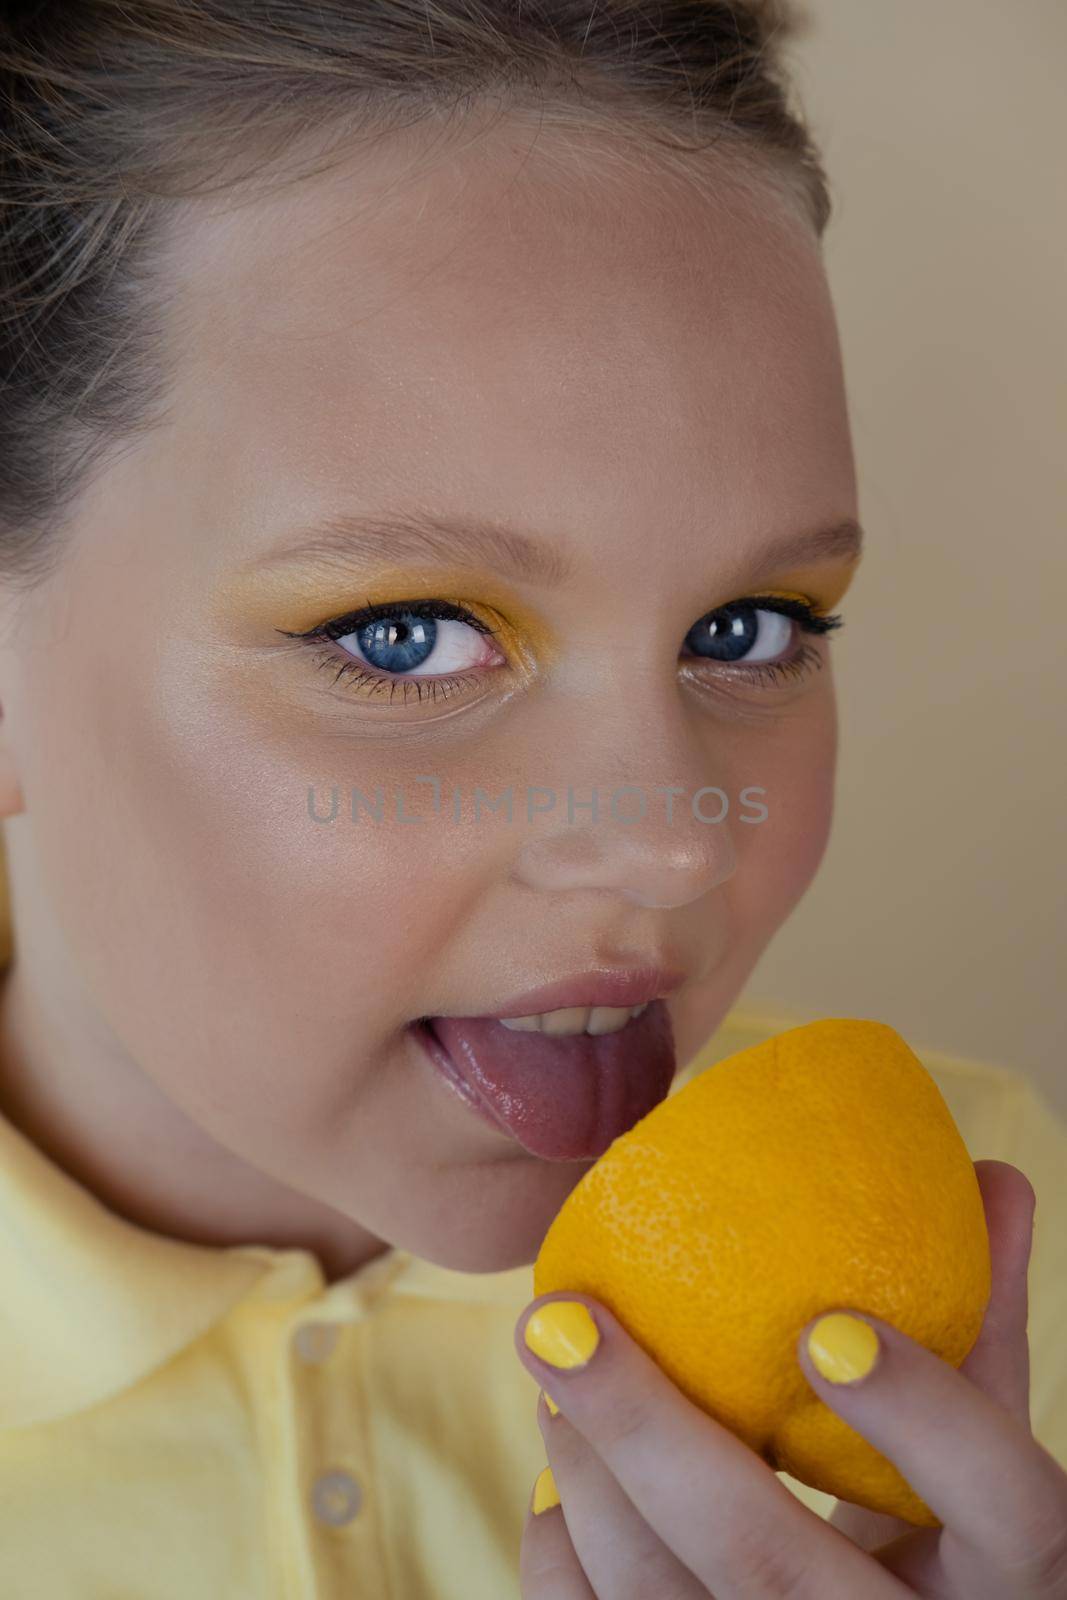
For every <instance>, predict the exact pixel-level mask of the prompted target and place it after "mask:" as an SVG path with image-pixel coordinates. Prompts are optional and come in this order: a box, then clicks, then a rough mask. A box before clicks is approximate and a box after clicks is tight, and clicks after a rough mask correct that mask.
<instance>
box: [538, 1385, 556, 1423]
mask: <svg viewBox="0 0 1067 1600" xmlns="http://www.w3.org/2000/svg"><path fill="white" fill-rule="evenodd" d="M541 1393H542V1395H543V1396H544V1401H545V1405H546V1406H547V1407H548V1409H549V1411H550V1412H551V1413H552V1415H553V1416H554V1417H558V1416H559V1406H558V1405H557V1404H556V1402H555V1401H554V1400H553V1398H552V1396H551V1395H550V1394H545V1391H544V1389H542V1390H541Z"/></svg>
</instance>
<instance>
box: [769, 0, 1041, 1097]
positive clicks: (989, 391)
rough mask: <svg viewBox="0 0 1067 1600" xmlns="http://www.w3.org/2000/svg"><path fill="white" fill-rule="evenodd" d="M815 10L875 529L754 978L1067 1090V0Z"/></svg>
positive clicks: (802, 79) (846, 321) (909, 0)
mask: <svg viewBox="0 0 1067 1600" xmlns="http://www.w3.org/2000/svg"><path fill="white" fill-rule="evenodd" d="M806 9H807V12H808V16H809V18H810V23H809V28H808V31H807V32H806V34H805V35H804V37H803V38H801V39H798V40H797V42H796V43H795V44H794V45H793V46H792V48H791V56H790V59H791V60H792V62H793V65H794V68H795V74H796V83H797V90H798V95H799V97H800V100H801V103H802V105H803V107H804V109H805V110H806V112H807V114H808V117H809V120H810V121H811V123H812V124H813V127H814V131H815V134H816V137H817V138H818V139H819V141H820V144H821V147H822V149H823V151H824V154H825V159H826V164H827V168H828V172H829V176H830V180H831V183H832V185H833V190H834V195H835V200H836V215H835V217H834V218H833V219H832V220H831V223H830V227H829V230H828V233H827V236H826V261H827V268H828V271H829V274H830V281H831V286H832V289H833V293H834V298H835V301H836V304H837V307H838V314H839V319H840V326H841V337H842V345H843V349H844V357H845V371H846V378H847V382H848V389H849V395H850V403H851V411H852V420H853V429H854V438H855V445H856V455H857V470H858V473H859V481H860V519H861V521H862V522H863V524H864V527H865V529H866V531H867V536H868V550H867V554H866V556H865V558H864V561H863V564H862V566H861V569H860V572H859V573H858V574H857V577H856V579H855V581H854V583H853V586H852V588H851V590H850V591H849V594H848V595H847V597H846V598H845V600H844V601H843V602H842V605H841V608H840V609H841V614H842V616H843V617H844V618H845V626H844V627H843V628H842V629H841V630H840V632H839V633H838V635H837V636H836V637H835V640H834V642H833V644H832V646H831V649H832V650H833V651H834V652H835V655H834V659H835V661H836V672H837V681H838V684H839V688H840V703H841V754H840V767H839V772H840V781H839V788H838V798H837V809H836V815H835V822H834V830H833V835H832V838H831V843H830V846H829V849H828V852H827V855H826V858H825V860H824V862H823V865H822V868H821V869H820V872H819V875H818V876H817V878H816V879H815V881H814V883H813V884H812V886H811V888H810V889H809V891H808V893H807V895H806V896H805V898H804V899H803V900H802V901H801V903H800V905H799V906H798V907H797V909H796V911H795V912H794V913H793V915H792V917H791V918H790V919H789V920H788V922H787V923H786V924H785V925H784V926H783V928H782V929H781V931H780V932H779V934H778V935H777V937H776V938H775V940H774V941H773V943H772V944H771V946H770V947H769V949H768V950H767V952H766V953H765V955H764V957H763V959H762V961H761V962H760V964H759V966H758V967H757V968H756V970H755V971H754V973H753V974H752V977H751V979H750V981H749V984H748V986H747V987H746V990H745V993H744V995H743V996H742V1003H744V1004H746V1005H752V1006H757V1005H758V1006H760V1007H762V1008H766V1009H770V1010H776V1011H779V1012H783V1011H784V1012H787V1013H789V1014H791V1015H796V1016H798V1017H802V1018H808V1017H815V1016H820V1015H822V1016H829V1015H853V1016H868V1017H874V1018H877V1019H879V1020H881V1021H884V1022H889V1023H891V1024H892V1025H893V1026H894V1027H896V1028H897V1029H898V1030H899V1031H900V1032H901V1033H902V1034H903V1035H904V1036H905V1037H906V1038H907V1039H908V1041H909V1043H911V1044H912V1045H913V1046H914V1047H917V1048H922V1047H924V1046H925V1047H927V1048H934V1049H941V1050H946V1051H950V1052H952V1053H954V1054H958V1055H964V1056H969V1057H974V1058H977V1059H981V1060H986V1061H993V1062H999V1063H1001V1064H1003V1065H1006V1066H1010V1067H1012V1068H1015V1069H1018V1070H1021V1071H1023V1072H1024V1073H1026V1074H1027V1075H1028V1076H1030V1077H1031V1078H1032V1079H1033V1080H1034V1081H1035V1082H1037V1083H1038V1084H1039V1086H1040V1087H1041V1088H1042V1089H1043V1090H1044V1092H1045V1094H1046V1095H1047V1097H1048V1099H1049V1101H1050V1102H1051V1103H1052V1104H1053V1105H1054V1106H1055V1107H1056V1108H1057V1109H1059V1110H1060V1111H1061V1113H1062V1114H1064V1115H1067V1044H1065V1042H1064V1030H1063V1028H1062V1026H1061V1024H1062V1019H1063V1007H1064V990H1065V988H1067V983H1065V981H1064V980H1065V978H1067V937H1065V932H1067V929H1065V911H1064V907H1065V905H1067V871H1065V858H1067V849H1065V844H1064V835H1065V822H1067V783H1065V776H1067V771H1065V769H1067V762H1065V757H1064V740H1065V734H1067V715H1065V692H1064V686H1065V684H1067V647H1065V641H1067V526H1065V523H1067V518H1065V514H1064V507H1065V504H1067V494H1065V491H1067V393H1065V372H1067V314H1065V311H1064V301H1065V289H1067V213H1065V208H1064V205H1063V201H1062V195H1063V184H1064V167H1065V161H1064V152H1065V150H1067V100H1065V98H1064V95H1063V92H1062V91H1063V81H1064V76H1065V72H1067V7H1065V6H1064V5H1063V3H1062V0H1016V3H1013V4H1012V5H1010V6H1008V5H1004V4H1003V3H1000V0H997V3H993V0H939V3H938V4H937V5H930V4H929V3H928V0H892V3H891V4H874V3H868V4H865V5H858V4H857V3H856V0H810V3H809V4H808V6H807V8H806Z"/></svg>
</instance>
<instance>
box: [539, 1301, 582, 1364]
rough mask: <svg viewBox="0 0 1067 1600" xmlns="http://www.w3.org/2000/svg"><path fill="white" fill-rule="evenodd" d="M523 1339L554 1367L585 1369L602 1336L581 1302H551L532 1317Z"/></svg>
mask: <svg viewBox="0 0 1067 1600" xmlns="http://www.w3.org/2000/svg"><path fill="white" fill-rule="evenodd" d="M523 1339H524V1340H525V1343H526V1348H527V1349H528V1350H532V1351H533V1353H534V1355H535V1356H540V1358H541V1360H542V1361H547V1362H548V1364H549V1366H551V1367H582V1366H584V1365H585V1363H586V1362H587V1361H588V1360H589V1357H590V1356H591V1355H592V1354H593V1351H594V1350H595V1349H596V1347H597V1345H598V1344H599V1343H600V1334H599V1332H598V1331H597V1325H596V1323H595V1322H594V1321H593V1319H592V1317H591V1316H590V1314H589V1308H588V1306H584V1305H583V1304H582V1302H581V1301H580V1300H550V1301H549V1302H548V1303H547V1305H543V1306H538V1308H537V1310H536V1311H535V1312H534V1313H533V1315H532V1316H531V1317H530V1319H529V1320H528V1322H527V1324H526V1327H525V1329H524V1330H523Z"/></svg>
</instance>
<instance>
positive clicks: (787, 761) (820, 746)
mask: <svg viewBox="0 0 1067 1600" xmlns="http://www.w3.org/2000/svg"><path fill="white" fill-rule="evenodd" d="M836 756H837V725H836V717H835V713H834V705H833V700H832V697H831V696H829V695H827V697H826V699H825V700H824V701H823V702H822V703H821V704H820V705H819V706H812V707H811V709H810V712H809V713H808V714H807V715H805V716H804V717H803V718H798V719H797V720H796V721H795V722H794V723H792V724H790V725H789V726H788V727H786V728H783V729H782V731H781V733H780V735H779V736H776V737H775V738H770V737H768V738H766V739H763V740H761V741H759V743H758V744H754V745H753V747H752V748H751V750H750V751H749V752H746V753H745V754H744V756H743V757H742V758H740V759H738V760H737V762H736V769H735V770H736V772H737V778H736V792H737V793H738V795H739V796H740V792H741V790H742V789H743V788H744V787H745V786H746V785H749V786H752V787H753V788H755V787H757V786H758V787H759V788H760V789H762V790H765V791H766V792H765V793H761V794H759V795H753V796H752V797H751V798H750V800H749V802H748V803H747V804H742V805H739V809H738V816H740V815H741V814H742V813H744V814H747V815H750V816H751V815H753V814H754V813H755V810H756V801H757V800H758V801H759V802H760V803H761V804H762V805H763V806H765V807H766V808H767V816H766V818H765V819H764V820H763V821H760V822H752V823H743V822H740V821H737V822H735V825H734V829H733V835H732V838H733V842H734V845H735V849H736V852H737V854H736V865H735V868H734V871H733V873H732V874H731V876H730V878H729V879H728V880H727V881H726V882H725V883H724V884H723V885H722V886H721V891H719V892H718V893H716V894H712V895H710V896H708V897H707V898H706V899H705V901H704V902H703V905H702V915H704V916H705V917H706V918H707V919H708V942H709V944H714V945H715V946H716V948H723V949H725V952H726V953H725V957H724V959H723V961H722V962H721V963H720V964H719V965H718V966H717V967H716V968H715V969H714V970H713V971H712V972H710V973H709V974H708V976H707V979H706V981H705V982H703V983H701V984H700V985H699V987H698V988H696V989H695V990H693V991H692V992H691V994H690V996H689V997H688V998H687V999H685V1000H684V1001H682V1002H680V1004H679V1005H678V1007H677V1008H676V1017H675V1039H676V1043H677V1046H678V1054H679V1060H680V1061H684V1060H688V1059H689V1058H690V1057H691V1056H692V1054H693V1053H694V1052H695V1051H696V1050H698V1049H699V1048H700V1047H701V1046H702V1045H703V1044H704V1043H705V1041H706V1040H707V1039H708V1038H709V1037H710V1036H711V1034H712V1033H713V1032H714V1031H715V1029H716V1028H717V1027H718V1025H719V1023H720V1022H721V1021H722V1019H723V1017H724V1016H725V1015H726V1013H727V1011H728V1010H729V1009H730V1007H731V1006H732V1005H733V1004H734V1003H735V1001H736V1000H737V997H738V995H739V994H740V992H741V990H742V989H743V987H744V984H745V982H746V980H747V979H748V977H749V974H750V973H751V971H752V969H753V967H754V966H755V965H756V963H757V961H758V960H759V958H760V956H761V955H762V953H763V951H764V949H765V948H766V946H767V945H768V944H769V942H770V940H771V939H772V937H773V936H774V934H775V933H776V932H777V930H778V929H779V928H780V927H781V925H782V923H783V922H784V921H785V919H786V918H787V917H788V916H789V914H790V912H791V911H792V910H793V908H794V907H795V906H796V904H797V902H798V901H799V900H800V899H801V897H802V896H803V894H804V892H805V890H806V889H807V888H808V886H809V884H810V883H811V880H812V878H813V877H814V876H815V873H816V872H817V870H818V868H819V864H820V862H821V861H822V858H823V855H824V853H825V850H826V844H827V841H828V839H829V834H830V827H831V823H832V820H833V803H834V771H835V765H836ZM720 896H721V897H720ZM723 927H725V929H726V932H725V936H724V934H723Z"/></svg>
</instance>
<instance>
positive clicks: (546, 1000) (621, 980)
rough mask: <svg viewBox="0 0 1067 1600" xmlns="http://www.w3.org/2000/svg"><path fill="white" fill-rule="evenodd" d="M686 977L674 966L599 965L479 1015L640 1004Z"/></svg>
mask: <svg viewBox="0 0 1067 1600" xmlns="http://www.w3.org/2000/svg"><path fill="white" fill-rule="evenodd" d="M685 979H686V974H685V973H684V972H680V971H678V970H677V969H676V968H674V967H659V966H651V965H649V966H642V967H609V968H605V967H600V968H597V969H596V970H594V971H590V972H579V973H576V974H575V975H574V976H573V977H571V978H558V979H557V980H556V981H555V982H554V983H543V984H541V985H540V987H539V988H537V989H527V990H526V991H525V993H524V994H516V995H512V996H511V998H510V999H508V1000H504V1001H503V1002H502V1003H501V1005H500V1006H499V1007H498V1009H497V1010H496V1011H492V1012H483V1013H482V1015H483V1016H493V1017H529V1016H533V1015H535V1014H536V1013H537V1012H540V1011H560V1010H563V1009H565V1008H569V1007H572V1006H575V1007H580V1006H619V1007H622V1006H640V1005H644V1004H645V1002H646V1001H648V1000H658V999H660V998H662V997H663V996H665V995H668V994H670V992H671V991H672V990H673V989H677V988H678V986H679V985H680V984H682V983H684V982H685Z"/></svg>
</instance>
